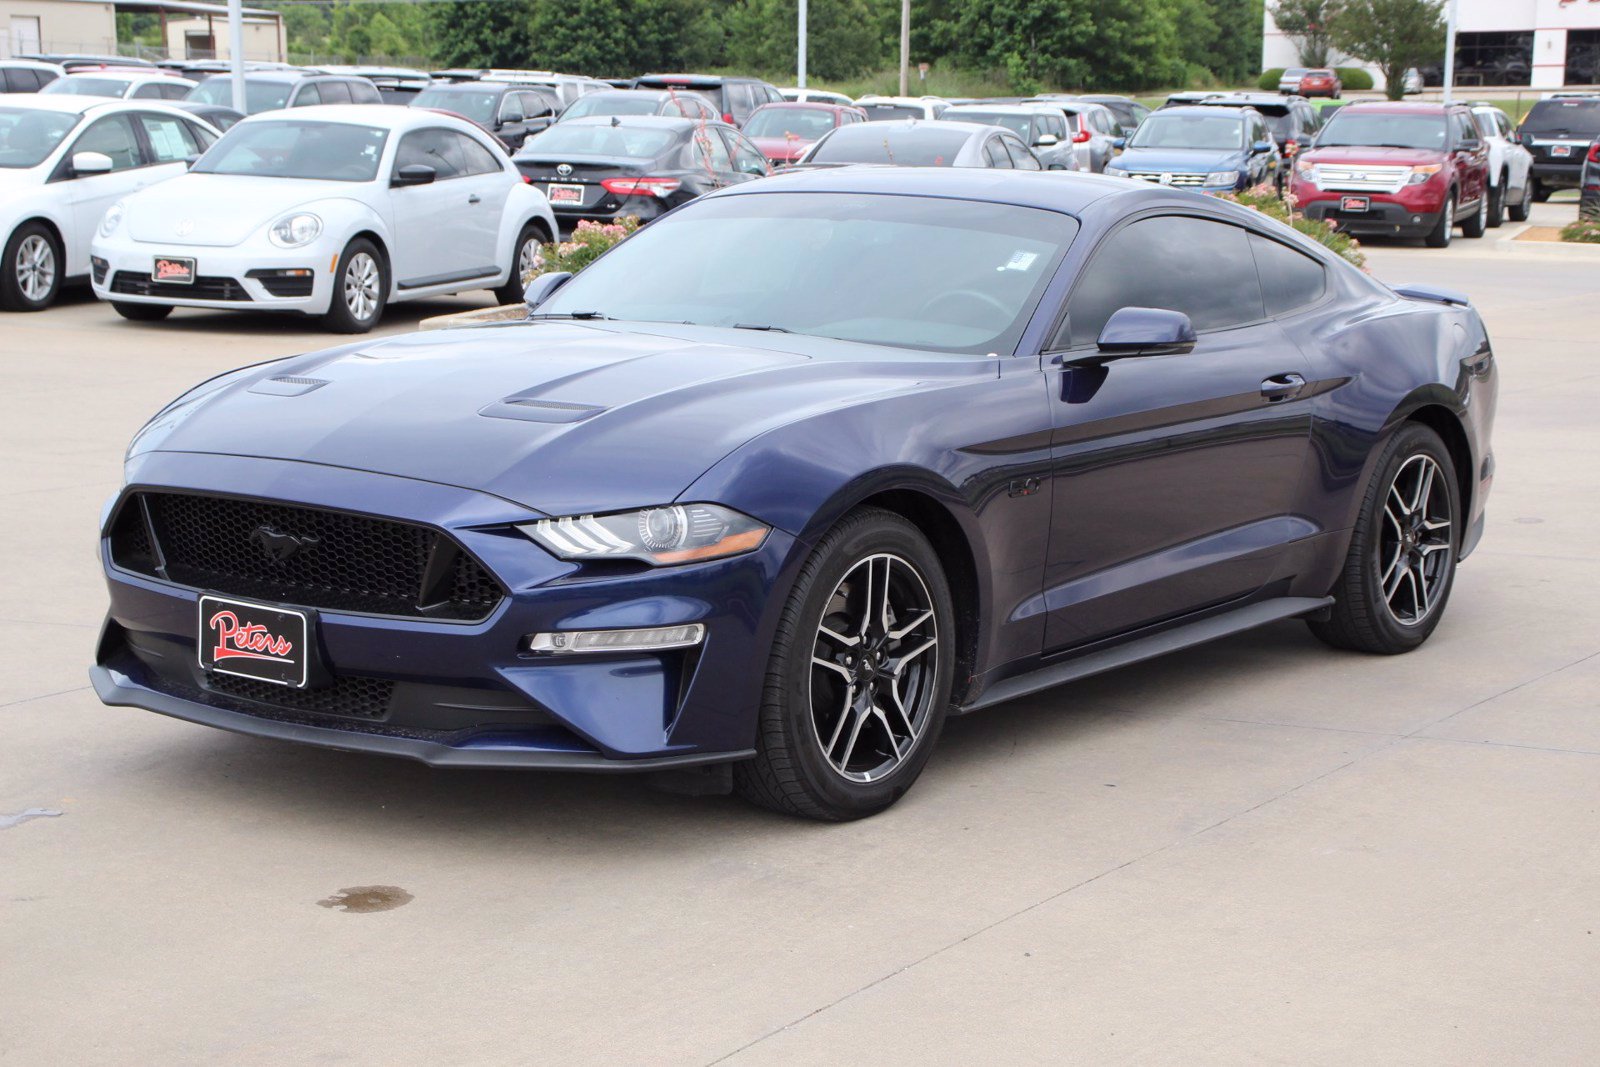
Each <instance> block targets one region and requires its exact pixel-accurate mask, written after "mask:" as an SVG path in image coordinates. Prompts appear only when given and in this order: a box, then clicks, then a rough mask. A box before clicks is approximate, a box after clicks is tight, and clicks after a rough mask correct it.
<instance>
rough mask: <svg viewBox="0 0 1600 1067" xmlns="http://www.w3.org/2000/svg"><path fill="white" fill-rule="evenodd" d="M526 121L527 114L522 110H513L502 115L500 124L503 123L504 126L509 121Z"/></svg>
mask: <svg viewBox="0 0 1600 1067" xmlns="http://www.w3.org/2000/svg"><path fill="white" fill-rule="evenodd" d="M525 121H527V116H526V115H524V114H523V113H522V112H520V111H512V112H508V113H507V114H504V115H501V116H500V125H502V126H504V125H505V124H506V123H508V122H525Z"/></svg>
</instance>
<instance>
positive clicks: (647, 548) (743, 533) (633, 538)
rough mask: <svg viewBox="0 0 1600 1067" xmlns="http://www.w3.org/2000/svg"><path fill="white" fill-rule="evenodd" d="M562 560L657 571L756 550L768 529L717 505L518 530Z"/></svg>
mask: <svg viewBox="0 0 1600 1067" xmlns="http://www.w3.org/2000/svg"><path fill="white" fill-rule="evenodd" d="M517 529H519V530H521V531H522V532H523V533H525V534H527V535H528V536H529V537H531V538H532V539H533V540H534V541H536V542H538V543H539V544H540V545H542V546H544V547H545V548H546V549H548V550H549V551H550V552H551V553H553V554H554V555H556V556H559V557H560V558H562V559H574V560H576V559H587V560H594V559H637V560H643V561H644V562H646V563H649V564H651V565H652V566H656V567H665V566H670V565H672V564H674V563H696V562H699V561H701V560H708V559H721V558H722V557H724V556H734V555H738V554H739V553H740V552H749V551H751V550H752V549H756V548H760V547H761V542H762V541H765V540H766V538H767V532H768V530H770V529H771V527H768V526H764V525H762V524H761V523H759V522H757V521H756V520H754V519H752V518H750V517H749V516H748V515H741V514H739V513H738V512H737V511H733V510H731V509H729V508H724V507H719V506H718V505H716V504H667V505H665V506H663V507H659V508H645V509H644V510H643V511H623V512H617V513H615V514H612V515H579V516H574V517H568V518H564V519H540V520H539V521H538V522H530V523H527V524H526V525H522V526H518V527H517Z"/></svg>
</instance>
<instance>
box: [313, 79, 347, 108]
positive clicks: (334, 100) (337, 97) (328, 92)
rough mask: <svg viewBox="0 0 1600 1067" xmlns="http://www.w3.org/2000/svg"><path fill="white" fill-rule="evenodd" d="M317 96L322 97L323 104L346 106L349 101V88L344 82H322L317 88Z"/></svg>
mask: <svg viewBox="0 0 1600 1067" xmlns="http://www.w3.org/2000/svg"><path fill="white" fill-rule="evenodd" d="M316 88H317V94H318V95H319V96H321V97H322V102H323V103H324V104H348V103H350V102H351V100H350V86H349V85H348V84H347V83H345V82H323V83H321V84H320V85H318V86H317V87H316Z"/></svg>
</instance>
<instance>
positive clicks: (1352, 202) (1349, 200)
mask: <svg viewBox="0 0 1600 1067" xmlns="http://www.w3.org/2000/svg"><path fill="white" fill-rule="evenodd" d="M1371 209H1372V197H1370V196H1347V197H1345V198H1344V199H1342V200H1340V201H1339V210H1340V211H1370V210H1371Z"/></svg>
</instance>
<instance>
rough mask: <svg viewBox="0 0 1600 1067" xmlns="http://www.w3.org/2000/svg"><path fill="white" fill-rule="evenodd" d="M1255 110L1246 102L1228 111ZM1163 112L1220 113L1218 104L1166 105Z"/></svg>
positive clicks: (1237, 112)
mask: <svg viewBox="0 0 1600 1067" xmlns="http://www.w3.org/2000/svg"><path fill="white" fill-rule="evenodd" d="M1254 110H1255V108H1253V107H1250V106H1249V105H1248V104H1244V105H1240V107H1239V108H1238V109H1237V110H1236V111H1231V112H1227V113H1228V114H1232V115H1238V116H1242V115H1243V114H1244V113H1245V112H1246V111H1254ZM1161 113H1162V114H1163V115H1216V114H1219V112H1218V111H1217V109H1216V106H1215V105H1212V104H1182V105H1179V106H1178V107H1164V108H1162V109H1161ZM1153 117H1154V116H1152V118H1153Z"/></svg>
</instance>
